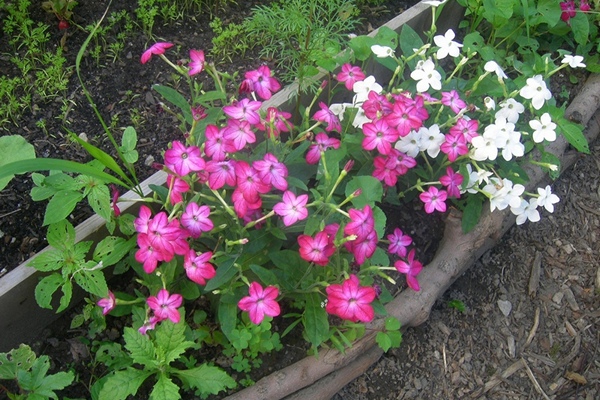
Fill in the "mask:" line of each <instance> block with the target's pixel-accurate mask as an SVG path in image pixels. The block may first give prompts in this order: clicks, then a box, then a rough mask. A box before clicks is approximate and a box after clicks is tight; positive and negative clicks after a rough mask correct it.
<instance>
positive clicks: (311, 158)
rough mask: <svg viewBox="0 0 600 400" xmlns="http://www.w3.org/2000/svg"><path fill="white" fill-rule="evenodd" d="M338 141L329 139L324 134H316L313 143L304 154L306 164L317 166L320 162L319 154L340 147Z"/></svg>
mask: <svg viewBox="0 0 600 400" xmlns="http://www.w3.org/2000/svg"><path fill="white" fill-rule="evenodd" d="M340 144H341V142H340V140H339V139H335V138H330V137H329V136H327V134H326V133H323V132H321V133H318V134H317V136H315V143H314V144H311V145H310V147H309V148H308V151H307V152H306V162H307V163H308V164H318V163H319V161H320V160H321V153H323V152H325V150H327V149H338V148H339V147H340Z"/></svg>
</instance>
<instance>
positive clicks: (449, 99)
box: [442, 90, 467, 114]
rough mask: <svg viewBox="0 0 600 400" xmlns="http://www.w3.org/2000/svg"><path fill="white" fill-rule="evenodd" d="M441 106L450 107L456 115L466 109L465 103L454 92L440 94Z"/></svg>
mask: <svg viewBox="0 0 600 400" xmlns="http://www.w3.org/2000/svg"><path fill="white" fill-rule="evenodd" d="M442 104H443V105H445V106H446V107H450V109H451V110H452V111H454V113H455V114H458V113H459V112H460V111H461V110H463V109H464V108H465V107H467V103H465V102H464V101H463V100H462V99H461V98H460V96H459V94H458V92H457V91H456V90H451V91H449V92H442Z"/></svg>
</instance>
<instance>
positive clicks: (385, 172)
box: [373, 156, 398, 187]
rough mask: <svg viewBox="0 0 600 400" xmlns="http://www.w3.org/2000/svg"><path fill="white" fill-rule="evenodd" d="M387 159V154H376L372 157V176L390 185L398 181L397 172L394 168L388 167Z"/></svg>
mask: <svg viewBox="0 0 600 400" xmlns="http://www.w3.org/2000/svg"><path fill="white" fill-rule="evenodd" d="M388 159H389V157H387V156H377V157H375V158H374V159H373V177H374V178H377V179H379V180H380V181H381V182H383V183H385V185H386V186H388V187H392V186H395V185H396V183H397V182H398V174H397V172H396V170H395V169H394V168H390V167H388Z"/></svg>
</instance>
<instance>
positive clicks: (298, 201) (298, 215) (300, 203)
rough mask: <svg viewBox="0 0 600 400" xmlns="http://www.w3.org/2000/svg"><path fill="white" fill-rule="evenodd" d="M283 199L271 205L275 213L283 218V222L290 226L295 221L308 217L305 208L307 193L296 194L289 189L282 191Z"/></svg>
mask: <svg viewBox="0 0 600 400" xmlns="http://www.w3.org/2000/svg"><path fill="white" fill-rule="evenodd" d="M282 200H283V201H282V202H280V203H277V204H275V205H274V206H273V211H275V214H277V215H279V216H280V217H282V218H283V224H284V225H285V226H290V225H293V224H295V223H296V222H297V221H301V220H303V219H306V217H308V210H307V209H306V203H307V202H308V195H307V194H301V195H300V196H298V197H296V195H295V194H294V193H292V192H290V191H289V190H286V191H285V193H283V199H282Z"/></svg>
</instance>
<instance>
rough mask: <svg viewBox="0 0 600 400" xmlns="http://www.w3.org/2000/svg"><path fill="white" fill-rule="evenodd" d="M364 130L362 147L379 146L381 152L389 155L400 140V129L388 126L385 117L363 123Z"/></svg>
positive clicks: (371, 147)
mask: <svg viewBox="0 0 600 400" xmlns="http://www.w3.org/2000/svg"><path fill="white" fill-rule="evenodd" d="M362 130H363V133H364V135H365V137H364V139H363V141H362V147H363V149H365V150H373V149H374V148H377V151H378V152H379V153H380V154H383V155H388V154H390V152H391V150H392V145H393V144H394V143H395V142H396V141H398V136H399V135H398V131H397V130H396V129H394V128H391V127H390V126H388V124H387V122H385V120H383V119H378V120H375V121H373V122H369V123H366V124H363V126H362Z"/></svg>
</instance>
